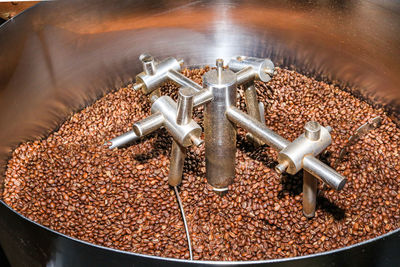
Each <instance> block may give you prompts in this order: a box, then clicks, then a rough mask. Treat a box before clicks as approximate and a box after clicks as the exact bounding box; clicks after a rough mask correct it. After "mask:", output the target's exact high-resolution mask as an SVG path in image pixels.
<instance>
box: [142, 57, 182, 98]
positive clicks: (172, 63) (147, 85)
mask: <svg viewBox="0 0 400 267" xmlns="http://www.w3.org/2000/svg"><path fill="white" fill-rule="evenodd" d="M155 68H156V69H155V72H154V73H153V74H152V75H149V74H146V72H141V73H139V74H138V75H137V76H136V83H137V84H143V85H142V86H141V88H142V91H143V93H144V94H149V93H151V92H152V91H153V90H155V89H157V88H158V87H159V86H160V85H161V84H162V83H164V82H165V81H166V80H167V78H168V74H167V73H168V72H169V71H170V70H176V71H179V70H181V64H180V63H179V61H178V60H176V59H175V58H173V57H169V58H166V59H164V60H163V61H161V62H159V63H158V64H157V65H156V66H155Z"/></svg>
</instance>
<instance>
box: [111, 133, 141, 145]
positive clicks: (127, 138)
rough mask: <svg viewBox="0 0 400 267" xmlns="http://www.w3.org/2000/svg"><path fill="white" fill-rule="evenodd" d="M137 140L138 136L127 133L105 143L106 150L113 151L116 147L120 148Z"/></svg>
mask: <svg viewBox="0 0 400 267" xmlns="http://www.w3.org/2000/svg"><path fill="white" fill-rule="evenodd" d="M139 138H140V136H138V135H137V134H136V133H135V132H134V131H129V132H126V133H124V134H122V135H120V136H118V137H115V138H114V139H111V140H110V141H107V143H108V144H109V146H108V148H109V149H113V148H116V147H121V146H123V145H126V144H128V143H131V142H133V141H136V140H138V139H139Z"/></svg>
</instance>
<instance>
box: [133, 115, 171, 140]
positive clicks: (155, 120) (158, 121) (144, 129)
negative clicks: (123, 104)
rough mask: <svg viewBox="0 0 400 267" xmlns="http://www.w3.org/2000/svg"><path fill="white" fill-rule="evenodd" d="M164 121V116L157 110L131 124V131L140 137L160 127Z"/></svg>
mask: <svg viewBox="0 0 400 267" xmlns="http://www.w3.org/2000/svg"><path fill="white" fill-rule="evenodd" d="M163 123H164V116H163V115H162V114H161V113H160V112H158V113H153V114H151V115H150V116H148V117H146V118H144V119H142V120H140V121H137V122H135V123H134V124H133V127H132V128H133V131H134V132H135V133H136V135H138V136H140V137H142V136H145V135H148V134H151V133H152V132H154V131H156V130H158V129H160V128H161V127H162V126H163Z"/></svg>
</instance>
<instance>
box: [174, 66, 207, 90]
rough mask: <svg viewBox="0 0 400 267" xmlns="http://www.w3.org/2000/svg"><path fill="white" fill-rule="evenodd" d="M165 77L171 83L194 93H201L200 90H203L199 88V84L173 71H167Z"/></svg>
mask: <svg viewBox="0 0 400 267" xmlns="http://www.w3.org/2000/svg"><path fill="white" fill-rule="evenodd" d="M167 75H168V78H170V79H171V80H172V81H174V82H176V83H177V84H179V85H180V86H182V87H189V88H191V89H192V90H194V91H196V92H199V91H201V89H203V87H201V86H200V85H199V84H197V83H195V82H194V81H192V80H191V79H189V78H186V77H185V76H183V74H181V73H180V72H177V71H175V70H170V71H168V73H167Z"/></svg>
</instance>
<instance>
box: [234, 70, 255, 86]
mask: <svg viewBox="0 0 400 267" xmlns="http://www.w3.org/2000/svg"><path fill="white" fill-rule="evenodd" d="M255 78H256V72H255V71H254V69H253V68H252V67H245V68H244V69H241V70H240V71H238V72H237V73H236V79H237V85H241V84H243V83H247V82H249V81H252V80H254V79H255Z"/></svg>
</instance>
